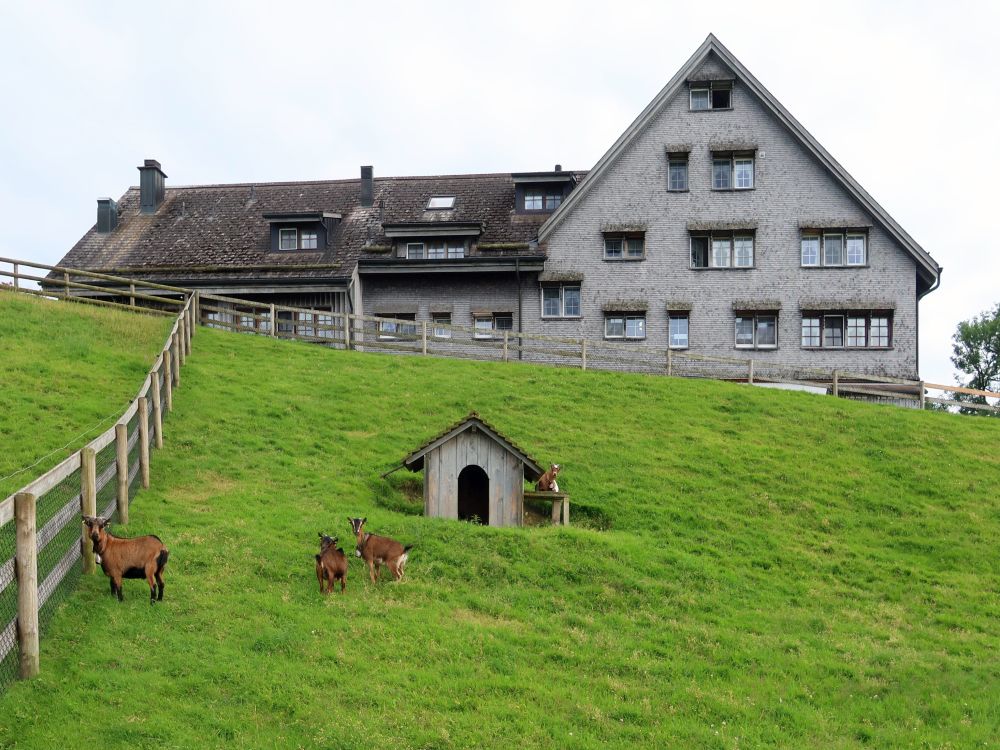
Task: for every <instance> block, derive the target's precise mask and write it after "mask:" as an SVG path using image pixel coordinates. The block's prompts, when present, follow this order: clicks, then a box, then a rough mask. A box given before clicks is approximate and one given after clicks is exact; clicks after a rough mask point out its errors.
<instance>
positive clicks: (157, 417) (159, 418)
mask: <svg viewBox="0 0 1000 750" xmlns="http://www.w3.org/2000/svg"><path fill="white" fill-rule="evenodd" d="M161 367H162V365H161ZM149 379H150V382H151V386H152V389H153V445H155V446H156V447H157V448H162V447H163V412H162V411H161V402H160V368H159V367H157V368H156V369H155V370H153V372H152V373H151V374H150V378H149Z"/></svg>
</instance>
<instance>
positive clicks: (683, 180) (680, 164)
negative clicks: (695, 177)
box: [667, 153, 688, 192]
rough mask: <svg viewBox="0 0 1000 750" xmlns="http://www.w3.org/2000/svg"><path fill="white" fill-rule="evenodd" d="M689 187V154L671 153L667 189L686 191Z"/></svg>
mask: <svg viewBox="0 0 1000 750" xmlns="http://www.w3.org/2000/svg"><path fill="white" fill-rule="evenodd" d="M687 189H688V155H687V154H679V153H678V154H670V155H669V156H668V157H667V190H670V191H672V192H684V191H685V190H687Z"/></svg>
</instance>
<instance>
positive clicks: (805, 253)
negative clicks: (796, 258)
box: [802, 234, 820, 266]
mask: <svg viewBox="0 0 1000 750" xmlns="http://www.w3.org/2000/svg"><path fill="white" fill-rule="evenodd" d="M819 244H820V243H819V235H818V234H804V235H802V265H804V266H818V265H819Z"/></svg>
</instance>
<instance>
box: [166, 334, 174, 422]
mask: <svg viewBox="0 0 1000 750" xmlns="http://www.w3.org/2000/svg"><path fill="white" fill-rule="evenodd" d="M173 361H174V358H173V355H172V354H171V353H170V348H169V347H168V348H166V349H164V350H163V387H164V388H165V389H166V390H167V392H166V394H165V396H166V398H165V401H166V403H167V413H168V414H169V413H170V412H172V411H173V410H174V374H173V372H172V371H173V369H174V367H173Z"/></svg>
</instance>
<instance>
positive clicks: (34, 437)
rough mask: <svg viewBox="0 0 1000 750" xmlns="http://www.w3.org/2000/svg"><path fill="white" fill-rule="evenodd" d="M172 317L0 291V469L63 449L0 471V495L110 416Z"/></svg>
mask: <svg viewBox="0 0 1000 750" xmlns="http://www.w3.org/2000/svg"><path fill="white" fill-rule="evenodd" d="M171 325H172V322H169V321H168V320H167V319H166V318H161V317H152V316H149V315H136V314H134V313H129V312H127V311H120V310H115V309H111V308H103V307H94V306H89V305H67V304H65V303H58V302H51V301H48V300H43V299H38V298H37V297H30V296H28V295H26V294H13V293H10V292H0V448H2V450H0V477H5V476H7V475H9V474H11V473H12V472H15V471H17V470H18V469H21V468H23V467H25V466H28V465H30V464H33V463H34V462H35V461H37V460H38V459H39V458H40V457H42V456H44V455H46V454H47V453H49V452H51V451H54V450H57V449H61V450H57V452H56V453H55V454H54V455H52V456H49V457H48V458H47V459H45V460H44V461H42V463H40V464H39V465H38V466H37V467H35V468H33V469H31V470H30V471H29V472H26V473H23V474H19V475H18V476H15V477H11V478H10V479H7V480H3V479H0V500H2V499H3V498H5V497H7V496H8V495H9V494H10V493H12V492H16V491H17V490H18V489H20V488H21V487H23V486H24V485H25V484H27V483H28V482H29V481H31V480H32V479H34V478H35V477H36V476H38V475H39V474H42V473H44V472H45V471H47V470H48V469H50V468H52V467H53V466H54V465H56V464H57V463H59V462H60V461H62V460H63V459H64V458H65V457H66V456H67V455H69V453H70V452H71V451H73V450H75V449H77V448H79V447H80V446H81V445H83V444H85V443H86V442H87V441H88V440H91V439H93V438H94V437H96V436H97V435H99V434H100V433H101V432H103V431H104V430H106V429H107V428H108V426H109V425H111V424H113V423H114V419H115V418H116V417H117V416H118V415H120V414H121V412H122V411H123V410H124V409H125V407H126V406H128V404H129V401H130V400H131V399H132V398H134V397H135V394H136V391H138V390H139V386H140V385H142V380H143V378H144V377H145V376H146V372H147V371H148V370H149V367H150V365H152V364H153V360H154V359H155V358H156V354H157V352H159V350H160V347H162V346H163V342H164V341H165V340H166V337H167V332H168V331H169V330H170V326H171ZM107 417H111V419H110V420H109V421H108V422H106V423H105V424H102V425H100V426H99V427H97V428H96V429H95V430H94V431H92V432H88V433H87V434H85V435H84V434H82V433H84V432H85V431H87V430H89V429H90V428H92V427H94V426H95V425H96V424H97V423H98V422H100V421H101V420H104V419H105V418H107ZM78 436H79V437H78ZM76 437H78V439H77V440H74V441H73V442H72V443H71V444H70V445H69V446H68V447H66V448H65V449H62V448H63V446H66V444H67V443H68V442H70V440H72V439H73V438H76Z"/></svg>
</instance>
